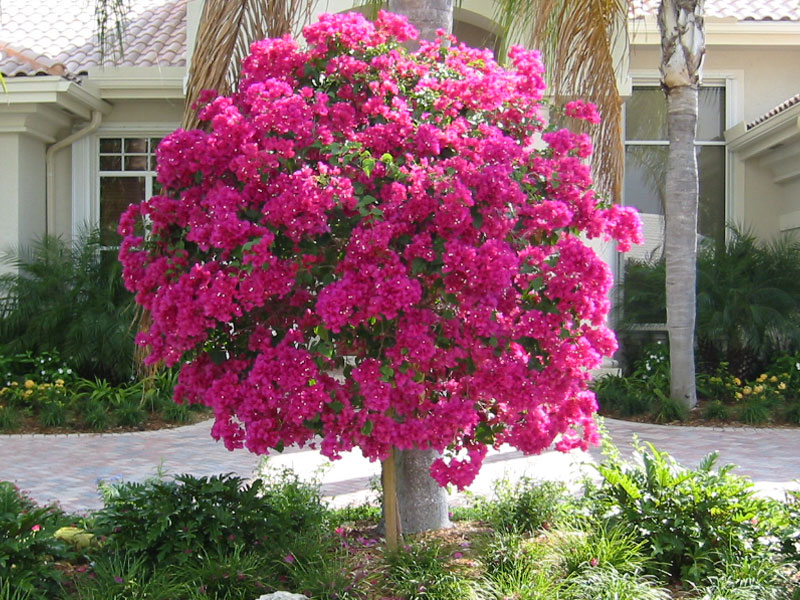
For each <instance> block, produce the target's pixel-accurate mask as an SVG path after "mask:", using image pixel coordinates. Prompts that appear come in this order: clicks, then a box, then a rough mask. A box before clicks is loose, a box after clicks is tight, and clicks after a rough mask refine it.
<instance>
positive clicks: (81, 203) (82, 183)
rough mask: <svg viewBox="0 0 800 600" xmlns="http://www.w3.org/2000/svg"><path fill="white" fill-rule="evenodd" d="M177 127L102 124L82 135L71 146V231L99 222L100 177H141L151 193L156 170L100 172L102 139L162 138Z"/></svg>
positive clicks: (142, 124) (145, 124)
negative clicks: (92, 131)
mask: <svg viewBox="0 0 800 600" xmlns="http://www.w3.org/2000/svg"><path fill="white" fill-rule="evenodd" d="M179 126H180V124H179V123H175V124H174V125H173V124H165V123H130V124H114V125H108V126H104V127H101V128H100V129H98V130H97V131H96V132H94V133H93V134H92V135H89V136H86V137H84V138H81V139H80V140H78V141H77V142H75V143H74V144H73V146H72V233H73V235H75V234H76V233H77V232H78V231H80V229H81V228H82V227H85V226H86V225H87V224H88V225H89V226H90V227H97V226H99V224H100V177H101V176H114V177H144V178H145V198H150V197H151V196H152V194H153V180H154V178H155V171H151V170H149V169H148V170H145V171H101V170H100V139H101V138H164V137H166V136H167V135H169V134H170V133H172V132H173V131H175V129H177V128H178V127H179ZM148 167H149V165H148Z"/></svg>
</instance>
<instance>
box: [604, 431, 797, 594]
mask: <svg viewBox="0 0 800 600" xmlns="http://www.w3.org/2000/svg"><path fill="white" fill-rule="evenodd" d="M635 452H636V454H637V460H638V461H640V464H637V463H636V462H634V463H624V462H622V461H621V460H620V459H619V457H618V456H614V455H612V456H610V457H608V458H607V459H606V460H605V461H604V462H603V463H601V464H599V465H598V466H597V470H598V471H599V473H600V475H601V476H602V477H603V481H602V485H601V487H600V488H599V490H596V491H594V492H593V493H592V500H593V506H592V510H593V512H594V513H595V516H596V517H597V518H599V519H601V520H603V521H605V522H607V523H608V524H610V525H612V526H620V527H623V528H625V527H627V528H629V530H630V531H631V532H632V533H633V534H634V535H635V536H636V539H637V540H638V541H641V542H642V543H643V544H644V545H645V546H644V547H645V548H646V549H647V550H648V551H649V554H650V556H651V557H652V559H653V561H654V562H655V563H656V564H659V563H660V564H659V567H660V568H663V569H665V570H666V571H667V572H668V573H669V574H670V575H671V576H672V577H674V578H676V579H679V580H683V581H691V582H694V583H695V584H700V583H702V582H704V581H706V580H707V579H708V578H709V577H711V576H713V575H714V574H715V573H716V571H717V569H718V568H719V566H720V565H721V564H722V563H723V560H724V559H725V557H730V556H733V557H734V560H744V559H747V558H749V557H752V556H759V554H761V553H766V552H769V551H772V548H771V544H773V543H774V540H770V539H769V538H770V535H771V534H772V533H774V532H775V531H776V530H778V529H779V528H780V527H781V526H783V524H784V523H785V521H786V517H785V514H784V513H782V511H781V510H780V509H779V508H778V507H777V505H775V504H774V502H773V501H771V500H766V499H763V498H758V497H756V496H755V495H754V493H753V484H752V482H750V481H749V480H747V479H745V478H742V477H738V476H736V475H733V474H732V473H731V472H730V471H731V469H732V468H733V465H727V466H725V467H722V468H721V469H719V470H718V471H716V470H714V466H715V464H716V460H717V455H716V454H715V453H712V454H709V455H708V456H707V457H706V458H705V459H703V461H702V462H701V463H700V465H699V466H698V468H697V469H687V468H684V467H681V466H680V465H678V464H677V463H676V462H675V460H674V459H673V458H672V457H671V456H670V455H669V454H667V453H666V452H661V451H659V450H657V449H656V448H655V447H653V445H652V444H647V445H646V446H639V445H637V446H635Z"/></svg>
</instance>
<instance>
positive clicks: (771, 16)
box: [0, 0, 800, 256]
mask: <svg viewBox="0 0 800 600" xmlns="http://www.w3.org/2000/svg"><path fill="white" fill-rule="evenodd" d="M92 4H93V3H92V2H91V1H90V0H58V2H56V0H43V1H41V2H30V0H2V4H0V6H2V13H0V72H1V73H2V74H3V75H4V77H5V81H6V87H7V90H6V91H5V92H4V93H2V101H0V164H2V165H3V175H2V177H3V186H2V188H0V198H1V199H2V201H0V246H2V247H8V246H9V245H17V244H21V243H25V242H26V241H28V240H30V239H32V238H35V237H36V236H39V235H41V234H43V233H45V232H47V233H53V234H57V235H62V236H70V235H72V234H73V233H75V232H76V231H77V230H78V229H79V228H80V227H81V226H82V225H83V224H84V223H93V224H100V225H101V227H102V229H103V231H104V235H105V236H106V238H107V239H108V240H109V243H113V239H114V234H113V232H114V230H115V228H116V221H117V218H118V216H119V214H120V212H121V211H122V210H123V209H124V207H125V206H127V204H128V203H130V202H134V201H138V200H141V199H144V198H146V197H148V196H150V195H151V194H153V193H157V191H158V183H157V181H156V179H155V173H154V170H153V168H154V154H153V153H154V149H155V147H156V145H157V143H158V140H159V139H160V138H161V137H163V136H164V135H166V134H167V133H168V132H170V131H171V130H173V129H174V128H175V127H177V126H178V124H179V122H180V120H181V113H182V110H183V96H184V83H185V77H186V65H187V61H190V60H191V48H192V47H193V40H194V32H195V30H196V24H197V21H198V19H199V15H200V11H201V8H202V0H137V2H135V3H132V6H131V9H130V13H129V15H128V20H127V27H126V28H125V31H124V36H125V37H124V40H123V45H122V47H123V49H124V53H123V54H119V52H118V51H117V50H116V49H115V47H113V46H112V47H111V48H109V49H108V50H107V52H106V53H105V54H103V53H101V51H100V48H99V47H98V44H97V42H96V35H95V25H94V23H95V20H94V15H93V9H92ZM657 4H658V2H657V0H637V1H636V5H637V6H636V10H635V11H634V12H633V15H632V18H631V20H630V23H629V35H628V43H627V44H621V45H619V48H620V50H619V57H620V68H619V87H620V90H621V91H622V94H623V97H624V99H625V101H626V104H625V112H626V125H625V132H624V135H625V144H626V175H625V191H624V201H625V202H626V203H628V204H632V205H635V206H637V207H639V208H640V209H641V211H642V213H643V218H644V220H645V223H646V231H647V238H648V243H647V244H646V245H645V247H644V248H641V249H639V250H638V251H637V252H638V254H637V256H646V255H648V254H651V253H652V252H654V251H656V250H657V249H658V246H659V245H660V240H661V234H660V229H661V223H662V217H661V216H660V215H661V204H662V203H661V196H663V185H662V184H661V180H662V179H663V176H660V173H663V171H659V169H663V165H664V161H663V157H664V153H665V151H666V141H665V136H666V129H665V119H666V114H665V110H666V109H665V106H666V104H665V101H664V98H663V94H662V93H661V91H660V89H659V87H658V86H659V74H658V64H659V60H660V45H659V44H660V40H659V34H658V28H657V25H656V22H655V16H654V15H655V11H656V7H657ZM351 6H352V2H351V0H329V1H327V2H319V3H318V6H317V9H316V10H317V12H323V11H329V12H335V11H340V10H347V9H350V7H351ZM706 12H707V15H706V34H707V59H706V63H705V81H704V88H703V90H702V92H701V98H700V124H699V129H698V141H697V155H698V159H699V164H700V171H701V183H700V193H701V199H700V224H699V228H700V232H701V234H702V235H704V236H709V237H719V236H721V235H724V225H725V223H726V222H737V223H743V224H745V225H747V226H750V227H752V228H753V229H754V230H755V231H756V232H757V233H758V234H759V235H761V236H762V237H765V238H770V237H773V236H776V235H778V234H779V233H781V232H788V231H792V230H795V229H798V228H800V96H798V91H800V8H798V6H797V2H796V0H764V1H762V2H758V3H753V2H750V1H748V0H716V1H715V0H708V1H707V3H706ZM455 20H456V24H455V33H456V35H457V36H458V37H459V38H460V39H462V40H463V41H465V42H466V43H468V44H471V45H485V46H489V47H496V46H497V41H498V35H497V28H496V26H495V25H494V21H493V20H492V6H491V4H490V3H488V2H484V1H482V0H464V2H462V3H461V6H460V7H459V8H457V9H456V15H455ZM187 49H188V52H187ZM787 99H788V100H787Z"/></svg>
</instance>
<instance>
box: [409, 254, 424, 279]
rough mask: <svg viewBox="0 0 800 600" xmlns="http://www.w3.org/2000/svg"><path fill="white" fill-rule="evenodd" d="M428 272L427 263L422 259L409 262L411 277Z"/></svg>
mask: <svg viewBox="0 0 800 600" xmlns="http://www.w3.org/2000/svg"><path fill="white" fill-rule="evenodd" d="M427 270H428V261H427V260H425V259H424V258H419V257H417V258H415V259H414V260H412V261H411V274H412V275H419V274H420V273H424V272H425V271H427Z"/></svg>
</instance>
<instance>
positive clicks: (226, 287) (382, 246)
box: [119, 12, 641, 487]
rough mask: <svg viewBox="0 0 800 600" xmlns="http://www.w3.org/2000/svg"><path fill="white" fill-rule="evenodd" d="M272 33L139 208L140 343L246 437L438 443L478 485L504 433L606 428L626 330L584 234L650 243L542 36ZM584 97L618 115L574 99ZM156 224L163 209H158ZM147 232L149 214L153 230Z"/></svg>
mask: <svg viewBox="0 0 800 600" xmlns="http://www.w3.org/2000/svg"><path fill="white" fill-rule="evenodd" d="M304 35H305V39H306V42H307V44H308V48H307V49H301V48H300V47H299V46H298V44H297V43H296V42H294V41H293V40H291V39H290V38H289V37H285V38H282V39H271V40H265V41H262V42H257V43H255V44H253V46H252V47H251V54H250V56H249V57H248V58H247V59H246V60H245V62H244V64H243V69H242V79H241V84H240V87H239V89H238V92H236V93H235V94H233V95H232V96H230V97H215V96H214V95H213V94H208V95H206V96H205V97H204V98H203V99H202V100H201V102H200V107H199V111H200V112H199V114H200V116H201V118H202V120H203V121H204V122H205V123H206V125H207V131H202V130H194V131H183V130H178V131H176V132H174V133H173V134H171V135H170V136H168V137H167V138H166V139H164V141H163V142H162V143H161V144H160V146H159V148H158V152H157V157H158V178H159V181H160V182H161V184H162V185H163V190H164V191H163V193H162V194H161V195H159V196H155V197H153V198H151V199H150V200H148V201H146V202H144V203H143V204H141V205H133V206H131V207H130V208H129V209H128V210H127V212H126V213H125V214H124V216H123V218H122V220H121V222H120V228H119V231H120V233H121V234H122V235H123V236H124V242H123V244H122V249H121V251H120V258H121V260H122V263H123V265H124V278H125V283H126V285H127V286H128V288H129V289H130V290H132V291H134V292H135V293H136V299H137V302H139V303H140V304H141V305H142V306H143V307H144V308H146V309H147V310H148V311H150V314H151V315H152V326H151V327H150V329H149V331H147V332H144V333H142V334H140V336H139V339H138V342H139V343H140V344H142V345H147V346H149V347H150V349H151V351H150V356H149V361H150V362H158V361H163V362H164V363H166V364H167V365H176V364H179V365H180V378H179V385H178V386H177V387H176V389H175V395H176V400H179V401H182V400H186V401H188V402H193V403H194V402H199V403H203V404H205V405H208V406H210V407H212V408H213V409H214V413H215V416H216V420H215V425H214V427H213V431H212V433H213V435H214V436H215V437H216V438H218V439H219V438H221V439H223V440H224V442H225V444H226V446H227V447H228V448H231V449H233V448H239V447H246V448H248V449H249V450H251V451H252V452H256V453H265V452H267V451H268V450H269V449H271V448H279V449H280V448H282V447H283V446H285V445H289V444H319V446H320V448H321V451H322V452H323V454H325V455H326V456H328V457H330V458H331V459H335V458H337V457H338V455H339V453H341V452H343V451H348V450H351V449H353V448H355V447H358V448H360V449H361V451H362V452H363V453H364V455H365V456H367V457H369V458H371V459H383V458H385V457H386V456H387V455H388V453H389V450H390V448H392V447H396V448H401V449H404V448H412V447H420V448H428V447H431V448H434V449H436V450H437V451H440V452H442V453H443V457H442V459H440V460H437V461H436V462H435V463H434V465H433V467H432V470H431V473H432V475H433V477H434V478H435V479H436V480H437V481H439V482H440V483H442V484H446V483H454V484H455V485H457V486H459V487H463V486H465V485H468V484H469V483H470V482H471V481H472V480H473V478H474V477H475V475H476V473H477V472H478V470H479V468H480V466H481V462H482V460H483V458H484V456H485V454H486V451H487V447H488V446H492V445H494V446H498V445H500V444H505V443H507V444H511V445H512V446H515V447H516V448H519V449H520V450H522V451H524V452H528V453H535V452H540V451H542V450H544V449H545V448H547V447H549V446H550V445H551V444H552V443H553V442H554V441H555V442H557V447H558V448H559V449H561V450H569V449H571V448H574V447H585V446H586V445H587V444H589V443H592V442H595V441H596V437H597V433H596V430H595V424H594V421H593V419H592V414H593V412H594V411H595V409H596V404H595V398H594V395H593V393H592V392H591V391H588V389H587V383H588V380H589V378H590V375H589V370H590V369H592V368H594V367H597V366H598V365H600V363H601V360H602V357H603V356H604V355H609V354H611V353H612V352H613V351H614V349H615V344H616V342H615V339H614V336H613V334H612V333H611V331H609V330H608V329H607V327H606V325H605V322H606V315H607V312H608V309H609V301H608V292H609V288H610V285H611V276H610V273H609V269H608V267H607V266H606V265H605V263H604V262H603V261H602V260H600V259H599V258H598V257H597V256H596V255H595V253H594V252H593V251H592V250H591V249H589V247H587V245H586V244H585V243H584V241H583V240H582V237H581V236H583V237H584V238H585V237H588V238H592V237H599V238H605V239H611V238H613V239H615V240H617V242H618V244H619V247H620V249H622V250H625V249H627V248H628V247H629V246H630V244H631V243H632V242H639V241H640V240H641V232H640V223H639V220H638V217H637V216H636V214H635V212H633V211H632V210H630V209H626V208H621V207H618V206H614V205H610V204H608V203H606V202H603V201H601V200H600V199H599V198H598V197H597V196H596V195H595V193H594V192H593V191H592V189H591V187H590V186H591V180H590V170H589V167H588V166H587V164H586V159H587V158H588V157H589V156H590V154H591V142H590V140H589V138H588V137H587V136H586V135H583V134H575V133H572V132H570V131H568V130H566V129H560V130H557V129H555V128H546V125H545V119H544V117H543V106H544V104H543V99H542V98H543V94H544V90H545V84H544V81H543V79H542V75H543V67H542V62H541V59H540V55H539V54H538V53H537V52H535V51H528V50H524V49H522V48H520V47H514V48H512V49H511V52H510V54H509V57H510V66H509V67H508V68H502V67H500V66H499V65H498V64H497V63H496V62H495V60H494V59H493V57H492V54H491V53H490V52H489V51H486V50H475V49H472V48H468V47H465V46H463V45H458V44H457V43H456V41H455V40H454V39H452V38H448V37H447V36H442V37H440V38H439V39H438V40H437V41H436V42H433V43H427V42H422V43H421V45H420V48H419V50H418V51H416V52H408V51H407V50H406V49H405V48H404V47H403V46H402V45H401V43H402V42H403V41H405V40H406V39H408V38H412V37H415V36H416V32H415V31H414V29H413V28H412V27H411V26H410V25H409V24H408V22H407V21H406V20H405V19H404V18H403V17H400V16H397V15H392V14H389V13H385V12H382V13H380V15H379V17H378V19H377V21H376V22H375V23H370V22H368V21H367V20H366V19H364V18H363V17H362V16H361V15H359V14H354V13H349V14H341V15H324V16H323V17H321V18H320V20H319V22H318V23H316V24H314V25H310V26H308V27H306V29H305V31H304ZM565 112H566V113H567V114H568V115H570V117H572V118H581V119H585V120H588V121H596V120H597V119H598V115H597V112H596V110H595V108H594V107H593V106H592V105H591V104H587V103H584V102H574V103H571V104H570V105H569V106H567V108H566V111H565ZM145 225H146V227H145ZM145 229H146V233H145Z"/></svg>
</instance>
